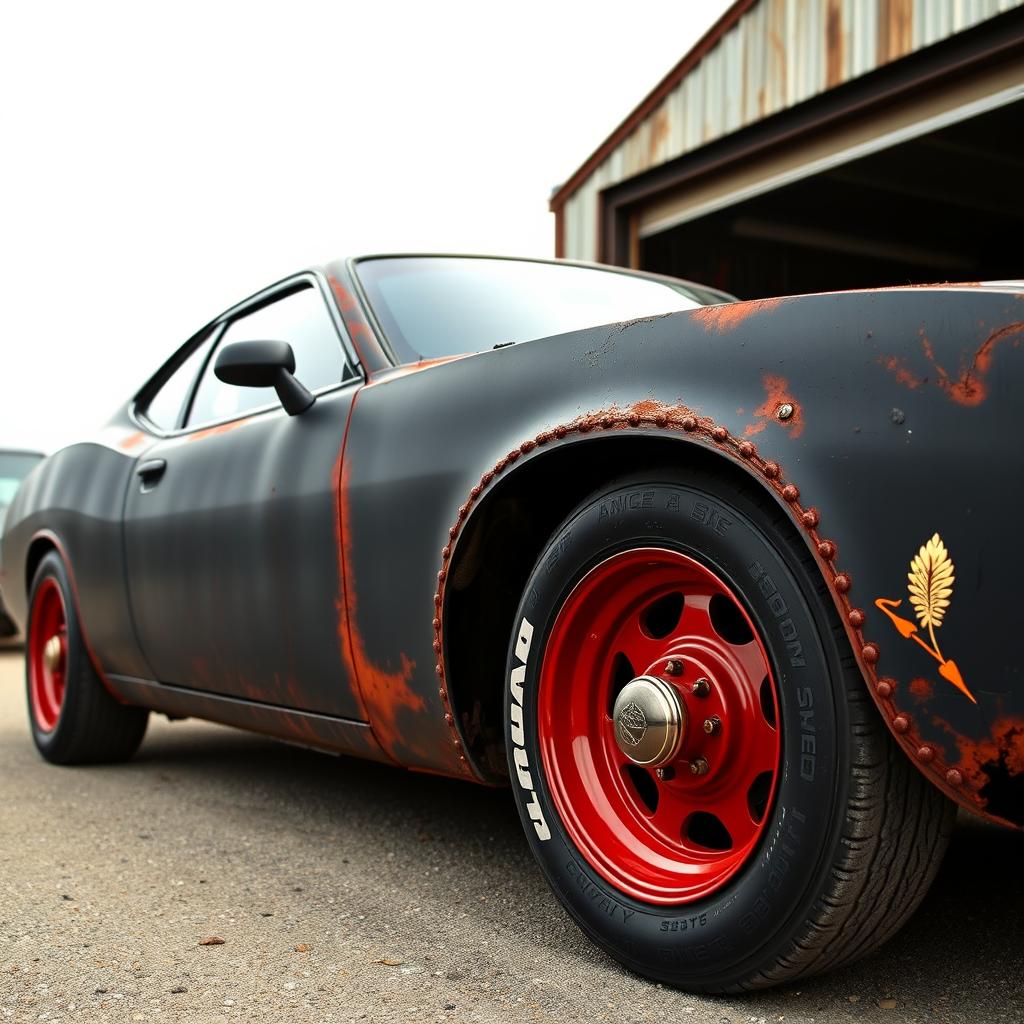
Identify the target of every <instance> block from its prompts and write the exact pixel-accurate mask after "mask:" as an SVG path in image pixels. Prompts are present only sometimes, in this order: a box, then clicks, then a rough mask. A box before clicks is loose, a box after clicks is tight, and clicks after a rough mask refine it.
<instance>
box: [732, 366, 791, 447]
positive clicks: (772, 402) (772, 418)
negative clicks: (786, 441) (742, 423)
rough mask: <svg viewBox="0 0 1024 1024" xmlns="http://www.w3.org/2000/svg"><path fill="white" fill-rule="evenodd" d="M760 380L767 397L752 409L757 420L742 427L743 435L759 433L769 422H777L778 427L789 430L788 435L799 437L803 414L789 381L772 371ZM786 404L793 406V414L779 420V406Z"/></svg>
mask: <svg viewBox="0 0 1024 1024" xmlns="http://www.w3.org/2000/svg"><path fill="white" fill-rule="evenodd" d="M761 382H762V384H763V385H764V390H765V395H766V396H767V397H766V398H765V400H764V401H763V402H762V403H761V404H760V405H759V406H758V407H757V408H756V409H755V410H754V416H756V417H757V420H756V421H755V422H754V423H749V424H748V425H747V426H746V427H745V428H744V430H743V435H744V437H753V436H754V434H760V433H761V431H762V430H764V428H765V427H767V426H768V424H769V423H777V424H778V425H779V426H780V427H784V428H785V429H786V430H788V431H789V436H790V437H793V438H797V437H799V436H800V435H801V434H802V433H803V432H804V414H803V410H802V409H801V408H800V404H799V403H798V402H797V400H796V399H795V398H794V397H793V392H792V391H791V390H790V387H789V382H788V381H787V380H786V378H785V377H779V376H777V375H775V374H772V373H766V374H765V375H764V376H763V377H762V378H761ZM786 404H789V405H791V406H793V415H792V416H791V417H790V418H789V419H788V420H780V419H779V418H778V416H777V413H778V410H779V406H780V405H786Z"/></svg>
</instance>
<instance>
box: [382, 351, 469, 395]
mask: <svg viewBox="0 0 1024 1024" xmlns="http://www.w3.org/2000/svg"><path fill="white" fill-rule="evenodd" d="M468 355H472V353H471V352H463V353H460V354H459V355H454V356H437V357H436V358H435V359H421V360H420V361H419V362H418V363H406V364H405V365H404V366H396V367H395V368H394V369H393V370H384V371H382V373H381V376H380V377H377V378H375V379H374V380H372V381H371V382H370V383H369V384H367V385H366V386H367V387H377V385H379V384H387V382H388V381H389V380H397V379H398V378H399V377H408V376H409V374H411V373H419V371H420V370H428V369H430V367H431V366H440V365H441V364H442V363H452V362H455V361H456V360H457V359H465V358H466V356H468Z"/></svg>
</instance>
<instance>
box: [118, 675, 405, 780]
mask: <svg viewBox="0 0 1024 1024" xmlns="http://www.w3.org/2000/svg"><path fill="white" fill-rule="evenodd" d="M109 678H110V683H111V685H112V686H113V688H114V689H115V690H116V691H117V695H118V696H119V697H120V698H121V699H122V700H123V701H125V702H126V703H128V704H135V705H137V706H139V707H144V708H149V709H150V710H151V711H158V712H161V713H162V714H165V715H170V716H172V717H175V718H203V719H206V720H208V721H210V722H219V723H220V724H221V725H233V726H235V727H236V728H238V729H247V730H249V731H250V732H258V733H262V734H263V735H265V736H273V737H274V738H275V739H279V740H285V741H287V742H288V743H297V744H299V745H301V746H304V747H312V748H313V749H314V750H323V751H327V752H328V753H332V754H350V755H352V756H353V757H365V758H368V759H369V760H371V761H381V762H383V763H385V764H393V763H394V762H392V760H391V758H390V757H388V755H387V754H385V753H384V751H383V750H382V749H381V747H380V744H379V743H378V742H377V740H376V739H375V738H374V735H373V731H372V730H371V729H370V726H369V724H368V723H366V722H356V721H353V720H351V719H348V718H334V717H332V716H330V715H318V714H313V713H311V712H309V711H295V710H292V709H291V708H282V707H277V706H276V705H273V704H260V703H258V702H256V701H251V700H241V699H239V698H237V697H222V696H219V695H217V694H213V693H206V692H205V691H203V690H192V689H189V688H188V687H185V686H174V685H170V684H167V683H157V682H153V681H152V680H150V679H138V678H135V677H133V676H118V675H112V676H110V677H109Z"/></svg>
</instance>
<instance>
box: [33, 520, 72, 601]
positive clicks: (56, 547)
mask: <svg viewBox="0 0 1024 1024" xmlns="http://www.w3.org/2000/svg"><path fill="white" fill-rule="evenodd" d="M51 551H56V552H57V553H58V554H59V555H60V556H61V558H63V559H64V562H65V564H67V558H65V556H64V554H63V552H62V549H61V546H60V544H59V542H58V541H57V538H56V537H55V536H54V535H53V534H51V533H40V534H37V535H36V536H35V537H33V538H32V541H31V543H30V544H29V546H28V550H27V551H26V552H25V594H26V596H27V595H28V593H29V591H30V590H31V589H32V581H33V580H34V579H35V578H36V571H37V570H38V568H39V563H40V562H42V560H43V559H44V558H45V557H46V556H47V555H48V554H49V553H50V552H51ZM69 571H70V570H69Z"/></svg>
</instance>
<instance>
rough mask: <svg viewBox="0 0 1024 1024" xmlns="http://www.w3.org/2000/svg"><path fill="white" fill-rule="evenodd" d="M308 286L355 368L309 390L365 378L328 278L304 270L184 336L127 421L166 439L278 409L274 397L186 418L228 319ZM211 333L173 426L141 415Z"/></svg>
mask: <svg viewBox="0 0 1024 1024" xmlns="http://www.w3.org/2000/svg"><path fill="white" fill-rule="evenodd" d="M307 286H312V287H313V289H314V290H315V291H316V292H317V293H318V294H319V296H320V299H321V301H322V302H323V305H324V309H325V311H326V313H327V315H328V318H329V319H330V321H331V323H332V324H333V325H334V330H335V334H336V335H337V336H338V343H339V345H340V347H341V354H342V358H343V359H344V362H345V365H346V366H348V367H349V368H351V370H352V371H353V374H354V376H352V377H351V378H350V379H349V380H340V381H338V382H337V383H336V384H325V385H323V386H322V387H319V388H315V389H314V390H313V391H312V394H313V395H317V396H319V395H324V394H329V393H331V392H333V391H337V390H339V389H340V388H348V387H351V386H352V385H354V384H363V383H365V381H366V373H365V371H364V369H363V366H362V364H361V362H360V361H359V357H358V355H357V354H356V351H355V347H354V346H353V344H352V339H351V338H350V337H349V335H348V331H347V330H346V329H345V324H344V321H343V320H342V319H341V314H340V312H339V311H338V309H337V307H336V304H335V303H334V302H332V301H331V299H330V294H329V292H328V290H327V282H326V280H325V278H324V276H323V274H322V273H321V272H320V271H318V270H304V271H300V272H299V273H297V274H292V275H291V276H289V277H286V278H283V279H282V280H280V281H278V282H276V283H275V284H272V285H269V286H268V287H267V288H263V289H262V290H260V291H258V292H256V293H255V294H254V295H251V296H249V298H247V299H243V300H242V301H241V302H238V303H236V304H235V305H234V306H231V307H230V308H229V309H227V310H225V311H224V312H223V313H221V314H220V315H219V316H217V317H215V318H214V319H213V320H211V321H210V322H209V323H208V324H206V326H205V327H203V328H201V329H200V330H199V331H197V332H196V333H195V334H194V335H192V337H191V338H189V339H188V341H186V342H185V343H184V345H182V346H181V347H180V348H179V349H178V350H177V351H176V352H175V353H174V355H172V356H171V358H170V359H168V360H167V362H166V363H164V365H163V366H162V367H161V368H160V369H159V370H158V371H157V372H156V373H155V374H154V375H153V376H152V377H151V378H150V379H149V381H147V382H146V384H145V385H143V387H142V388H140V389H139V391H138V392H137V393H136V395H135V397H134V398H133V399H132V401H131V403H130V405H129V409H128V415H129V418H130V419H131V421H132V423H133V424H135V425H136V426H137V427H139V428H140V429H141V430H144V431H145V432H146V433H148V434H152V435H154V436H155V437H158V438H160V439H170V438H175V437H184V436H186V435H188V434H194V433H196V432H198V431H200V430H209V429H210V428H211V427H218V426H222V425H223V424H226V423H234V422H237V421H239V420H245V419H250V418H252V417H253V416H262V415H264V414H266V413H268V412H273V411H274V410H276V409H280V408H281V403H280V402H279V401H277V402H272V403H268V404H267V405H261V406H259V407H257V408H255V409H250V410H248V411H247V412H245V413H240V414H236V415H232V416H226V417H224V418H223V419H219V420H207V421H205V422H204V423H197V424H194V425H193V424H189V423H188V417H189V414H190V413H191V412H192V403H193V401H194V400H195V396H196V392H197V391H198V390H199V383H200V381H202V379H203V376H204V375H205V373H206V369H207V367H208V366H209V364H210V360H211V359H212V358H214V354H215V353H216V351H217V346H218V345H219V344H220V341H221V337H222V336H223V334H224V331H225V330H226V329H227V327H228V325H229V324H230V323H231V322H232V321H233V320H237V319H239V318H240V317H242V316H246V315H248V314H249V313H254V312H256V310H258V309H261V308H262V307H264V306H269V305H271V304H272V303H273V302H276V301H278V300H280V299H283V298H286V297H287V296H288V295H289V294H292V293H295V292H298V291H302V290H303V289H304V288H305V287H307ZM211 337H212V339H213V340H212V344H211V345H210V351H209V352H208V353H207V355H206V358H205V359H204V360H203V362H202V365H201V366H200V367H199V369H198V370H197V371H196V374H195V376H194V377H193V379H192V383H191V384H190V386H189V388H188V392H187V396H186V399H185V401H184V403H183V404H182V411H181V412H180V413H179V415H178V422H177V425H176V426H175V427H174V429H172V430H167V429H165V428H163V427H160V426H158V425H157V424H156V423H154V422H153V421H152V420H151V419H149V417H148V416H147V415H146V405H147V404H148V403H149V402H151V401H152V400H153V398H154V397H155V396H156V394H157V393H158V392H159V390H160V389H161V388H162V387H163V386H164V384H166V383H167V381H168V380H169V379H170V378H171V377H172V376H173V375H174V373H175V372H176V371H177V370H178V369H179V368H180V367H181V365H182V363H184V362H185V360H186V359H188V357H189V356H190V355H192V353H193V352H194V351H195V350H196V349H197V348H198V347H199V346H200V345H202V344H203V343H204V342H206V341H208V340H210V339H211Z"/></svg>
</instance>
